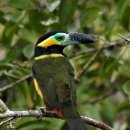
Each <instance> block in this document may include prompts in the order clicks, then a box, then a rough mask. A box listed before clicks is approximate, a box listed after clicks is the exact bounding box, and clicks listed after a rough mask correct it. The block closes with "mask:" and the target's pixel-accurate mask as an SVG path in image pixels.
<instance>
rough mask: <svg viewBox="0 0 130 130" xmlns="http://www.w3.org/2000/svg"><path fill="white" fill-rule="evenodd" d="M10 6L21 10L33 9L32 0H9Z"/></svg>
mask: <svg viewBox="0 0 130 130" xmlns="http://www.w3.org/2000/svg"><path fill="white" fill-rule="evenodd" d="M8 5H9V6H11V7H14V8H19V9H28V8H32V7H33V4H32V2H31V0H9V2H8Z"/></svg>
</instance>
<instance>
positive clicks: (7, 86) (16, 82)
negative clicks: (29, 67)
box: [0, 74, 32, 92]
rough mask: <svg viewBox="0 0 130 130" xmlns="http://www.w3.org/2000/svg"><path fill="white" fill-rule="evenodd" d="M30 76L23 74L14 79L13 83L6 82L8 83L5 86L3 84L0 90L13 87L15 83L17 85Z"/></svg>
mask: <svg viewBox="0 0 130 130" xmlns="http://www.w3.org/2000/svg"><path fill="white" fill-rule="evenodd" d="M31 76H32V75H31V74H29V75H26V76H24V77H22V78H20V79H18V80H16V81H15V82H13V83H11V84H8V85H6V86H3V87H2V88H0V92H3V91H5V90H7V89H9V88H12V87H14V86H15V85H17V84H19V83H21V82H22V81H24V80H26V79H28V78H30V77H31Z"/></svg>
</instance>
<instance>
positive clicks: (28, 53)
mask: <svg viewBox="0 0 130 130" xmlns="http://www.w3.org/2000/svg"><path fill="white" fill-rule="evenodd" d="M23 54H24V56H25V57H26V58H27V59H31V58H32V57H33V55H34V45H33V44H28V45H27V46H25V48H24V49H23Z"/></svg>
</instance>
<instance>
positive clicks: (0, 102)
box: [0, 99, 9, 112]
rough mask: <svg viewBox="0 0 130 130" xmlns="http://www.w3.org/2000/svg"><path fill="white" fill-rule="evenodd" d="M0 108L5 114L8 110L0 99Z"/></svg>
mask: <svg viewBox="0 0 130 130" xmlns="http://www.w3.org/2000/svg"><path fill="white" fill-rule="evenodd" d="M0 108H1V109H2V110H3V111H4V112H6V111H8V110H9V109H8V107H7V106H6V105H5V103H4V102H3V101H2V100H1V99H0Z"/></svg>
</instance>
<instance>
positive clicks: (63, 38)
mask: <svg viewBox="0 0 130 130" xmlns="http://www.w3.org/2000/svg"><path fill="white" fill-rule="evenodd" d="M93 42H94V39H93V38H92V37H91V36H90V35H86V34H83V33H78V32H62V31H51V32H47V33H45V34H44V35H42V36H41V37H40V38H39V39H38V40H37V42H36V44H35V49H34V61H33V66H32V73H33V81H34V85H35V88H36V91H37V93H38V94H39V96H40V97H41V99H42V100H43V101H44V103H45V106H46V110H49V111H54V112H55V113H56V115H57V116H58V117H61V118H63V119H65V121H66V122H67V124H68V125H69V127H70V129H71V130H87V128H86V125H85V124H84V122H83V120H82V118H81V116H80V114H79V113H78V111H77V110H76V100H77V95H76V84H75V79H74V68H73V66H72V64H71V62H70V61H69V58H68V57H67V55H66V54H65V53H64V48H65V47H66V46H68V45H76V44H87V43H93Z"/></svg>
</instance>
